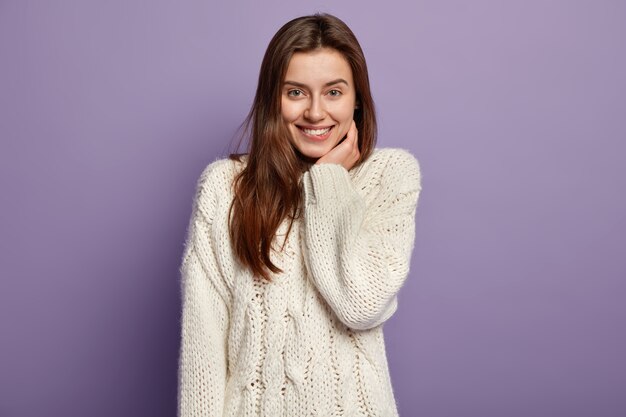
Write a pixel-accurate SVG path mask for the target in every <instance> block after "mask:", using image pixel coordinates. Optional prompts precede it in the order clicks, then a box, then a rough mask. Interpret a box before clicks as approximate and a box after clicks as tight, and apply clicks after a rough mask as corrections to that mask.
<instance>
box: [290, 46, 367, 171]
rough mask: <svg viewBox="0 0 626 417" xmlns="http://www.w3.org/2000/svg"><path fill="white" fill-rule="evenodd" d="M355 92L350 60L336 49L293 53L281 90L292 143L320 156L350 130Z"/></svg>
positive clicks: (314, 157)
mask: <svg viewBox="0 0 626 417" xmlns="http://www.w3.org/2000/svg"><path fill="white" fill-rule="evenodd" d="M355 104H356V91H355V87H354V82H353V80H352V70H351V68H350V65H349V64H348V61H346V59H345V58H344V57H343V55H341V53H340V52H338V51H336V50H334V49H328V48H320V49H316V50H314V51H311V52H297V53H295V54H293V56H292V57H291V60H290V61H289V66H288V67H287V74H286V76H285V82H284V83H283V86H282V92H281V113H282V117H283V120H284V122H285V123H286V125H287V128H288V129H289V133H290V139H291V142H292V144H293V145H294V146H295V147H296V148H297V149H298V150H299V151H300V153H302V155H304V156H305V157H307V158H311V159H317V158H320V157H321V156H324V155H325V154H327V153H328V152H329V151H330V150H331V149H333V148H334V147H335V146H336V145H337V144H338V143H339V142H340V141H341V139H343V138H344V136H345V135H346V134H347V133H348V129H349V128H350V124H351V123H352V118H353V116H354V108H355Z"/></svg>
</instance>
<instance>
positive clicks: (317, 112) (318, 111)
mask: <svg viewBox="0 0 626 417" xmlns="http://www.w3.org/2000/svg"><path fill="white" fill-rule="evenodd" d="M304 117H305V118H306V119H307V120H310V121H312V122H316V121H319V120H322V119H324V117H325V110H324V105H323V103H322V100H321V99H319V98H317V97H313V98H312V99H311V100H310V101H309V105H308V107H307V108H306V110H305V111H304Z"/></svg>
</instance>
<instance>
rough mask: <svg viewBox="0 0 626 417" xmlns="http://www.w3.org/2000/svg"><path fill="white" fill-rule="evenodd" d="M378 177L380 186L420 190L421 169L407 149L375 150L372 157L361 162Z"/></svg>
mask: <svg viewBox="0 0 626 417" xmlns="http://www.w3.org/2000/svg"><path fill="white" fill-rule="evenodd" d="M363 165H364V166H368V165H369V166H370V167H371V168H373V169H371V170H369V171H370V172H372V173H373V174H374V175H376V176H378V177H379V178H378V179H379V181H380V183H381V185H391V184H394V185H402V184H405V185H406V186H408V187H410V188H421V178H422V174H421V168H420V164H419V161H418V159H417V158H416V157H415V156H414V155H413V154H412V153H411V152H410V151H409V150H407V149H403V148H375V149H374V151H373V152H372V155H370V157H369V158H368V159H367V160H366V161H364V162H363Z"/></svg>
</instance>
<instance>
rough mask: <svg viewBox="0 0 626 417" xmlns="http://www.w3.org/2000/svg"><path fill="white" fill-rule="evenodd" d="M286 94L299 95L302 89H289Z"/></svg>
mask: <svg viewBox="0 0 626 417" xmlns="http://www.w3.org/2000/svg"><path fill="white" fill-rule="evenodd" d="M287 95H288V96H291V97H300V96H301V95H302V90H289V91H288V92H287Z"/></svg>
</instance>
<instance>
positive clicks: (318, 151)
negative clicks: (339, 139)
mask: <svg viewBox="0 0 626 417" xmlns="http://www.w3.org/2000/svg"><path fill="white" fill-rule="evenodd" d="M296 149H297V150H298V152H299V153H300V155H302V156H303V157H305V158H306V159H312V160H317V159H319V158H321V157H322V156H324V155H326V154H327V153H328V152H330V150H331V149H332V147H328V146H323V147H321V146H296Z"/></svg>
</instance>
